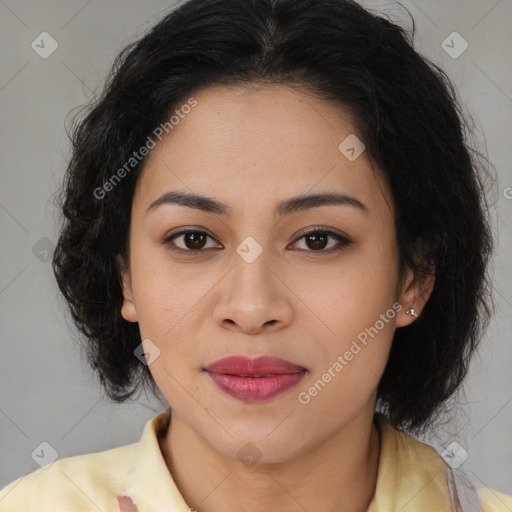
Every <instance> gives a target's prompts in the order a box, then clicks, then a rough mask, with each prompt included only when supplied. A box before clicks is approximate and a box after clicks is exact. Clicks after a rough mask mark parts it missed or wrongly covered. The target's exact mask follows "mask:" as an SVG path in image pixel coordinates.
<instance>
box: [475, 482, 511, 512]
mask: <svg viewBox="0 0 512 512" xmlns="http://www.w3.org/2000/svg"><path fill="white" fill-rule="evenodd" d="M477 492H478V496H479V497H480V500H481V501H482V505H483V508H484V510H485V512H510V511H511V510H512V496H509V495H508V494H503V493H502V492H499V491H497V490H496V489H491V488H490V487H482V488H480V489H477Z"/></svg>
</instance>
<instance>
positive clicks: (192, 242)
mask: <svg viewBox="0 0 512 512" xmlns="http://www.w3.org/2000/svg"><path fill="white" fill-rule="evenodd" d="M199 238H202V239H203V240H201V241H198V239H199ZM204 239H205V236H204V235H203V234H201V233H195V232H193V233H187V236H186V242H187V246H188V248H189V249H201V248H202V247H203V245H204ZM201 242H203V243H201Z"/></svg>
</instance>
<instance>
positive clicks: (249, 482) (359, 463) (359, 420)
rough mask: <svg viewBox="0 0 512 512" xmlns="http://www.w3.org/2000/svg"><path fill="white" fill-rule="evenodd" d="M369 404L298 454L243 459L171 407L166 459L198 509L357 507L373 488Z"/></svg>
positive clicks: (374, 452) (375, 437)
mask: <svg viewBox="0 0 512 512" xmlns="http://www.w3.org/2000/svg"><path fill="white" fill-rule="evenodd" d="M372 420H373V409H372V410H368V411H366V412H364V413H363V414H362V415H359V416H357V417H356V418H355V419H354V420H353V421H351V422H350V423H349V424H347V425H345V426H344V427H343V428H342V429H341V430H340V431H338V432H337V433H335V434H334V435H333V436H332V437H330V438H329V439H328V440H327V441H326V442H324V443H323V444H321V445H319V446H317V447H316V448H315V449H313V450H310V451H308V452H307V453H304V454H302V455H300V456H298V457H295V458H292V459H289V460H286V461H284V462H279V463H272V464H256V465H254V466H252V467H247V466H246V465H244V464H243V463H241V462H240V461H238V460H233V459H230V458H225V457H223V456H221V455H220V454H219V453H218V452H216V451H215V450H213V449H212V447H211V446H210V445H208V444H207V443H205V441H204V440H203V439H202V438H200V437H199V436H197V435H196V433H195V432H194V431H193V430H192V429H190V427H189V426H188V425H187V424H186V423H185V422H184V421H183V420H182V418H181V417H180V416H179V415H177V414H176V413H175V412H173V413H172V419H171V422H170V425H169V429H168V431H167V433H166V435H165V437H164V438H162V440H161V450H162V454H163V456H164V459H165V461H166V464H167V467H168V468H169V471H170V473H171V475H172V477H173V479H174V481H175V482H176V485H177V487H178V489H179V490H180V492H181V494H182V496H183V498H184V499H185V501H186V502H187V504H188V505H189V506H190V507H192V508H194V509H195V510H197V512H217V511H218V510H224V511H227V512H232V511H237V512H242V511H250V512H264V511H267V510H269V509H270V510H285V511H293V512H295V511H297V512H299V511H300V512H303V511H304V510H319V511H322V512H335V511H336V512H362V511H366V510H367V509H368V506H369V504H370V502H371V500H372V497H373V495H374V492H375V487H376V482H377V468H378V463H379V452H380V436H379V431H378V429H377V427H376V425H375V423H374V422H373V421H372Z"/></svg>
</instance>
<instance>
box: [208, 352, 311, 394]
mask: <svg viewBox="0 0 512 512" xmlns="http://www.w3.org/2000/svg"><path fill="white" fill-rule="evenodd" d="M204 369H205V370H206V371H207V372H208V375H209V376H210V378H211V379H212V381H213V382H214V383H215V385H216V386H217V387H218V388H219V389H220V390H222V391H224V392H225V393H227V394H228V395H230V396H232V397H234V398H238V399H239V400H243V401H245V402H262V401H264V400H269V399H270V398H273V397H274V396H276V395H279V394H281V393H284V392H285V391H287V390H288V389H290V388H292V387H294V386H295V385H297V384H298V382H299V381H300V380H301V379H302V378H303V377H304V375H305V374H306V372H307V370H306V368H304V367H302V366H298V365H296V364H293V363H290V362H289V361H285V360H284V359H280V358H278V357H271V356H262V357H258V358H256V359H251V358H248V357H245V356H230V357H225V358H223V359H219V360H218V361H215V362H214V363H212V364H210V365H208V366H206V367H205V368H204Z"/></svg>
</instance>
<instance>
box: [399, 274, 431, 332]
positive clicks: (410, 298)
mask: <svg viewBox="0 0 512 512" xmlns="http://www.w3.org/2000/svg"><path fill="white" fill-rule="evenodd" d="M434 283H435V272H434V268H432V267H431V269H430V271H429V273H428V274H427V273H420V274H419V275H418V276H416V275H414V272H413V271H412V270H411V269H410V268H407V270H406V274H405V277H404V279H403V284H402V289H401V290H400V297H399V299H398V301H399V302H400V304H401V305H402V309H401V310H400V311H399V312H398V314H397V316H396V324H395V325H396V327H404V326H406V325H409V324H411V323H412V322H414V320H416V317H415V316H414V315H412V314H410V315H408V314H407V311H408V310H409V309H411V308H412V309H414V311H415V313H416V315H417V316H420V314H421V311H422V310H423V308H424V306H425V304H426V303H427V301H428V299H429V298H430V295H431V294H432V290H433V289H434Z"/></svg>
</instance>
